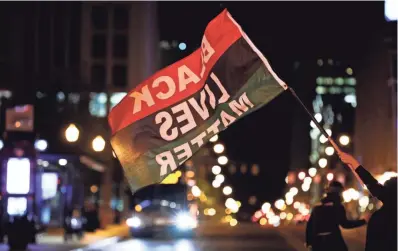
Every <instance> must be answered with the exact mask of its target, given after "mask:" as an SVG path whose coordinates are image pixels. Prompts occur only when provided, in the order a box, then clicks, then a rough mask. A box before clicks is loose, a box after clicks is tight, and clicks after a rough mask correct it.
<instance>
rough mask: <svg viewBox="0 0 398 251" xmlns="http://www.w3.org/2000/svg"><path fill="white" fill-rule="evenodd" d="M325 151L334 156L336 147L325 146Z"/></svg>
mask: <svg viewBox="0 0 398 251" xmlns="http://www.w3.org/2000/svg"><path fill="white" fill-rule="evenodd" d="M325 153H326V155H328V156H332V155H333V154H334V148H333V147H331V146H328V147H326V148H325Z"/></svg>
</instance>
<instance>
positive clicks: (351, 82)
mask: <svg viewBox="0 0 398 251" xmlns="http://www.w3.org/2000/svg"><path fill="white" fill-rule="evenodd" d="M345 84H346V85H351V86H355V85H356V84H357V80H356V79H355V78H346V79H345Z"/></svg>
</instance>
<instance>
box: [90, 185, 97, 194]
mask: <svg viewBox="0 0 398 251" xmlns="http://www.w3.org/2000/svg"><path fill="white" fill-rule="evenodd" d="M90 191H91V192H92V193H96V192H98V186H96V185H92V186H91V187H90Z"/></svg>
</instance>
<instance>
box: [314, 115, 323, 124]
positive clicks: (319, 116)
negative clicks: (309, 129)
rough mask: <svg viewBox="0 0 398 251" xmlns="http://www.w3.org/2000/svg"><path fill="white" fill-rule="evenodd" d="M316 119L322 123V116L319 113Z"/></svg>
mask: <svg viewBox="0 0 398 251" xmlns="http://www.w3.org/2000/svg"><path fill="white" fill-rule="evenodd" d="M314 117H315V119H316V121H318V123H319V122H321V121H322V114H320V113H317V114H315V116H314Z"/></svg>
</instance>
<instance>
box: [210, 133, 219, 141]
mask: <svg viewBox="0 0 398 251" xmlns="http://www.w3.org/2000/svg"><path fill="white" fill-rule="evenodd" d="M217 140H218V135H217V134H216V135H214V136H213V137H211V138H210V140H209V141H210V142H216V141H217Z"/></svg>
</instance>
